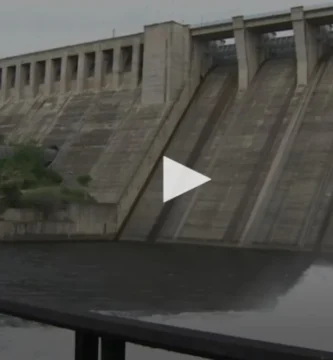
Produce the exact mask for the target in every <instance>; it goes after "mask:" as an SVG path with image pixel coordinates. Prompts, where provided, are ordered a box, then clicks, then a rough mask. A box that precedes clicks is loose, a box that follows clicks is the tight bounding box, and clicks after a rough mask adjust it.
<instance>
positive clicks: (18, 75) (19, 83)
mask: <svg viewBox="0 0 333 360" xmlns="http://www.w3.org/2000/svg"><path fill="white" fill-rule="evenodd" d="M22 73H23V72H22V64H21V63H20V62H19V63H17V64H16V70H15V99H16V100H20V98H21V96H22V90H23V80H24V79H23V76H22V75H23V74H22Z"/></svg>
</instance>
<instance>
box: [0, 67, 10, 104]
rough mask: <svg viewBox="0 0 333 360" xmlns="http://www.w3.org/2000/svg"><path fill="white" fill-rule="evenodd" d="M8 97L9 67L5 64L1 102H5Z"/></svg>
mask: <svg viewBox="0 0 333 360" xmlns="http://www.w3.org/2000/svg"><path fill="white" fill-rule="evenodd" d="M7 97H8V67H7V66H5V67H3V68H2V77H1V99H0V102H1V103H2V104H3V103H4V102H5V101H6V100H7Z"/></svg>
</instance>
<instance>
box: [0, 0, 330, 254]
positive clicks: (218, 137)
mask: <svg viewBox="0 0 333 360" xmlns="http://www.w3.org/2000/svg"><path fill="white" fill-rule="evenodd" d="M332 23H333V5H332V6H325V7H316V8H303V7H295V8H292V9H291V10H288V11H281V12H278V13H271V14H263V15H257V16H251V17H243V16H237V17H234V18H232V19H230V20H226V21H223V22H222V21H221V22H215V23H211V24H203V25H200V26H188V25H183V24H179V23H176V22H172V21H171V22H166V23H161V24H153V25H148V26H145V27H144V31H143V32H142V33H139V34H134V35H129V36H124V37H118V38H111V39H106V40H101V41H97V42H92V43H84V44H78V45H74V46H67V47H64V48H57V49H52V50H47V51H42V52H38V53H31V54H26V55H20V56H15V57H10V58H5V59H0V79H1V81H0V84H1V87H0V133H1V134H2V135H4V137H5V139H6V141H7V142H8V143H9V142H18V143H20V142H24V141H27V140H35V141H37V142H38V143H39V144H40V145H43V146H47V147H57V149H59V151H58V153H57V156H56V158H55V160H54V162H53V163H52V167H54V168H55V169H57V170H58V171H59V172H60V173H61V174H62V176H63V178H64V179H65V181H68V182H71V181H73V179H74V178H76V177H77V176H78V175H84V174H89V175H90V176H91V178H92V181H91V183H90V184H89V193H90V194H91V195H92V196H93V197H94V198H95V199H96V201H97V202H96V203H94V204H88V205H77V204H71V205H69V206H68V208H67V209H66V210H64V211H61V212H60V211H59V212H58V213H56V214H54V216H52V217H51V218H49V219H43V218H42V217H41V215H40V214H38V213H36V212H34V211H32V210H31V211H30V210H29V211H28V210H17V209H8V210H7V211H6V212H5V213H4V214H3V215H2V217H1V219H0V237H1V239H2V240H3V241H13V240H22V241H24V240H31V239H33V240H35V239H40V240H49V239H50V240H51V239H69V240H70V239H76V238H78V239H93V240H95V239H105V240H109V241H128V240H130V241H141V242H148V243H159V242H164V243H195V244H204V245H221V246H229V247H240V248H242V247H244V248H245V247H246V248H265V249H289V250H323V251H331V250H333V240H332V238H331V237H330V235H331V234H333V197H332V195H333V116H332V114H333V51H332V48H333V41H332V39H333V36H332V32H331V30H330V27H329V26H328V25H330V24H332ZM284 30H290V32H291V33H292V34H291V35H290V36H289V35H288V36H287V37H280V38H279V37H274V36H273V35H272V34H273V33H274V32H279V31H284ZM225 39H233V40H231V41H230V42H231V44H230V45H228V44H224V45H222V46H220V47H217V46H215V45H216V41H220V40H225ZM163 156H167V157H170V158H171V159H174V160H175V161H178V162H180V163H182V164H184V165H185V166H188V167H190V168H192V169H194V170H196V171H198V172H201V173H203V174H205V175H207V176H209V177H210V178H211V179H212V180H211V181H210V182H209V183H207V184H206V185H204V186H202V187H199V188H197V189H195V190H193V191H190V192H188V193H186V194H184V195H182V196H180V197H178V198H176V199H174V200H171V201H170V202H167V203H163V201H162V179H163V174H162V157H163Z"/></svg>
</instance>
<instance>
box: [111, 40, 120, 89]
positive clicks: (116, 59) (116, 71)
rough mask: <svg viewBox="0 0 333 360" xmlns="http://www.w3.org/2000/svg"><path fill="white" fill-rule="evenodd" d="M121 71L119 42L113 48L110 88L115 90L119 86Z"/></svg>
mask: <svg viewBox="0 0 333 360" xmlns="http://www.w3.org/2000/svg"><path fill="white" fill-rule="evenodd" d="M120 72H121V46H120V44H119V43H117V45H116V46H115V47H114V50H113V67H112V89H113V90H117V89H119V86H120Z"/></svg>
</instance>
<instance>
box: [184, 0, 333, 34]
mask: <svg viewBox="0 0 333 360" xmlns="http://www.w3.org/2000/svg"><path fill="white" fill-rule="evenodd" d="M331 7H333V2H329V3H324V4H320V5H312V6H304V7H303V8H304V11H316V10H320V9H327V8H331ZM290 12H291V9H290V8H289V9H284V10H276V11H267V12H262V13H258V14H252V15H245V16H244V20H252V19H262V18H268V17H273V16H283V15H285V14H289V13H290ZM231 22H232V17H229V18H225V19H219V20H213V21H207V22H201V23H197V24H191V25H190V28H191V29H194V28H202V27H209V26H214V25H218V24H228V23H231Z"/></svg>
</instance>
